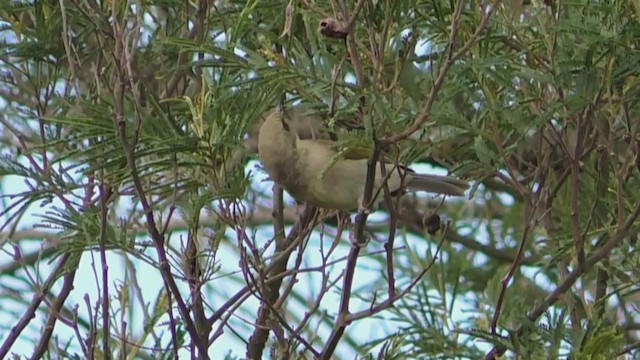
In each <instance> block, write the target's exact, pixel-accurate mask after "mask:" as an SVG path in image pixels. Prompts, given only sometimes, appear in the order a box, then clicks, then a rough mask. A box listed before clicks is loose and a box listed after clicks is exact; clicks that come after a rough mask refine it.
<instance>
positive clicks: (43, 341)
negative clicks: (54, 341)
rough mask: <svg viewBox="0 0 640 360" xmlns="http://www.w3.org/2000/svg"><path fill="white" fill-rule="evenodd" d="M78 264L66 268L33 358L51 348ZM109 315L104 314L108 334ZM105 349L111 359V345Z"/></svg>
mask: <svg viewBox="0 0 640 360" xmlns="http://www.w3.org/2000/svg"><path fill="white" fill-rule="evenodd" d="M77 264H78V263H76V264H75V266H76V268H75V269H66V271H67V273H66V274H65V275H64V278H63V281H62V289H61V290H60V294H59V295H58V297H57V298H56V299H55V301H54V302H53V304H51V309H50V311H49V316H48V317H47V322H46V324H45V327H44V331H43V332H42V337H40V341H38V344H37V345H36V347H35V350H34V351H33V355H31V359H32V360H37V359H41V358H42V357H43V356H44V354H45V352H46V351H47V350H49V346H50V344H49V341H50V340H51V335H53V329H54V328H55V325H56V320H57V319H58V316H60V310H61V309H62V308H63V306H64V302H65V301H66V300H67V298H68V297H69V294H71V290H73V280H74V279H75V277H76V272H77ZM107 315H108V312H107V313H106V314H105V315H103V317H105V318H106V319H107V320H106V323H107V329H106V330H105V333H106V335H107V336H109V327H108V324H109V318H108V316H107ZM103 341H104V344H107V345H108V344H109V342H108V341H107V339H104V340H103ZM103 351H106V352H104V358H105V359H111V351H109V347H108V346H105V348H103Z"/></svg>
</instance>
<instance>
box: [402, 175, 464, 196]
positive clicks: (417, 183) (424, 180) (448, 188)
mask: <svg viewBox="0 0 640 360" xmlns="http://www.w3.org/2000/svg"><path fill="white" fill-rule="evenodd" d="M405 181H406V186H407V187H408V188H409V189H411V190H414V191H417V190H423V191H427V192H430V193H435V194H444V195H450V196H464V192H465V190H467V189H468V188H469V183H468V182H466V181H464V180H460V179H456V178H452V177H449V176H440V175H427V174H416V173H408V174H407V177H406V178H405Z"/></svg>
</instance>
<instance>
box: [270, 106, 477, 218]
mask: <svg viewBox="0 0 640 360" xmlns="http://www.w3.org/2000/svg"><path fill="white" fill-rule="evenodd" d="M293 120H295V119H293ZM258 155H259V157H260V160H261V161H262V165H263V168H264V169H265V171H266V173H267V174H268V175H269V177H270V178H271V179H272V180H273V181H274V182H275V183H276V184H278V185H280V186H281V187H282V188H284V190H286V191H287V192H288V193H289V194H290V195H291V196H292V197H293V198H294V199H296V200H297V201H299V202H305V203H308V204H311V205H314V206H317V207H320V208H324V209H330V210H340V211H351V210H355V209H366V208H367V207H366V206H365V205H366V204H363V203H362V202H363V198H364V192H365V183H366V179H367V171H368V159H367V157H366V156H365V157H363V156H362V154H358V155H359V156H350V154H342V153H340V145H339V143H338V142H336V141H333V140H327V139H301V138H300V136H298V134H297V133H296V131H295V127H294V124H292V119H291V118H288V117H287V113H286V112H285V111H283V110H281V109H279V110H276V111H273V112H271V113H270V114H269V115H268V116H267V118H266V119H265V121H264V123H263V124H262V126H261V127H260V131H259V134H258ZM385 170H386V176H383V175H382V174H381V171H380V168H379V165H378V166H377V168H376V175H375V184H374V186H375V187H374V192H373V194H376V193H377V192H378V189H380V188H381V187H382V186H384V183H385V181H386V184H387V186H388V189H389V191H390V193H392V194H394V195H399V194H402V193H404V192H405V191H406V190H409V191H419V190H424V191H427V192H431V193H436V194H444V195H449V196H464V193H465V190H467V189H468V188H469V183H468V182H466V181H464V180H460V179H456V178H453V177H449V176H440V175H430V174H418V173H416V172H414V171H413V170H411V169H409V168H408V167H406V166H402V165H400V166H399V165H396V164H391V163H387V164H385ZM383 199H384V197H383V196H378V197H377V198H376V199H375V200H374V204H373V205H374V206H377V203H379V202H380V201H382V200H383Z"/></svg>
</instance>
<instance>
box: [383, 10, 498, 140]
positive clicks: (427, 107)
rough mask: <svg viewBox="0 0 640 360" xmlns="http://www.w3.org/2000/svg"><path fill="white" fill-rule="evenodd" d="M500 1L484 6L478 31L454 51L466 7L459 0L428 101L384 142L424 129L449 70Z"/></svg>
mask: <svg viewBox="0 0 640 360" xmlns="http://www.w3.org/2000/svg"><path fill="white" fill-rule="evenodd" d="M500 3H501V0H494V1H493V4H491V6H486V5H484V6H483V8H484V15H483V17H482V20H481V21H480V24H479V25H478V27H477V28H476V31H475V32H474V34H473V35H472V36H471V37H470V38H469V40H467V42H466V43H465V44H464V45H463V46H462V47H461V48H460V49H459V50H458V51H457V52H455V53H454V48H455V44H456V41H457V37H458V27H459V26H460V21H461V16H462V9H464V7H465V1H464V0H458V2H457V4H456V7H455V11H454V14H453V16H452V20H451V34H450V36H449V43H448V45H449V50H448V51H447V56H446V59H445V60H444V62H443V63H442V67H441V68H440V72H439V73H438V77H437V78H436V80H435V82H434V83H433V86H432V87H431V91H430V92H429V95H428V96H427V101H426V103H425V104H424V106H423V107H422V110H421V111H420V114H419V115H418V117H417V118H416V119H415V120H414V121H413V123H412V124H411V125H410V126H409V127H408V128H407V129H405V130H404V131H403V132H401V133H399V134H395V135H393V136H390V137H388V138H387V139H385V140H384V142H383V143H384V144H385V145H386V144H393V143H396V142H398V141H401V140H404V139H406V138H408V137H409V136H411V135H412V134H413V133H415V132H416V131H419V130H421V129H422V127H423V126H424V124H425V123H426V122H427V119H428V118H429V115H430V114H431V109H432V108H433V104H434V103H435V100H436V96H437V95H438V93H439V91H440V88H441V87H442V85H443V84H444V80H445V78H446V76H447V74H448V73H449V70H450V68H451V66H452V65H453V63H454V62H455V61H456V60H457V59H459V58H460V57H461V56H462V55H464V54H465V53H466V52H467V51H468V50H469V49H470V48H471V46H473V44H475V43H476V41H477V40H478V38H479V37H480V35H481V34H482V33H483V32H484V30H485V29H486V27H487V25H488V23H489V19H490V18H491V15H492V14H493V12H494V11H495V9H496V8H497V7H498V5H499V4H500Z"/></svg>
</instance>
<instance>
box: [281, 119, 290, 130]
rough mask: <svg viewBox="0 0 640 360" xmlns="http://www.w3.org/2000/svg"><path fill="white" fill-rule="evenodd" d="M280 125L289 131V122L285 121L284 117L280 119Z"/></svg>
mask: <svg viewBox="0 0 640 360" xmlns="http://www.w3.org/2000/svg"><path fill="white" fill-rule="evenodd" d="M282 127H283V128H284V129H285V130H286V131H289V130H290V129H289V123H287V122H286V121H285V120H284V119H282Z"/></svg>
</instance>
